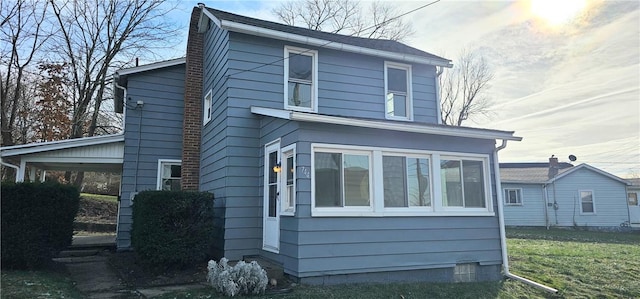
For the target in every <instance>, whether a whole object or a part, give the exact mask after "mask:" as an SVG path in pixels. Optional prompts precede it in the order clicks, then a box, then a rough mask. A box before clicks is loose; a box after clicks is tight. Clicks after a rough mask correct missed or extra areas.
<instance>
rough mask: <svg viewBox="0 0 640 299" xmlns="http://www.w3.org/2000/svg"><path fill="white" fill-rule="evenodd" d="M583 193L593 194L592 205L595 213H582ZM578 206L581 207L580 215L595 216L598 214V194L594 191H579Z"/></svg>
mask: <svg viewBox="0 0 640 299" xmlns="http://www.w3.org/2000/svg"><path fill="white" fill-rule="evenodd" d="M582 192H591V205H592V206H593V212H584V211H582V194H581V193H582ZM578 204H579V205H580V215H595V214H596V194H595V192H593V190H592V189H582V190H578Z"/></svg>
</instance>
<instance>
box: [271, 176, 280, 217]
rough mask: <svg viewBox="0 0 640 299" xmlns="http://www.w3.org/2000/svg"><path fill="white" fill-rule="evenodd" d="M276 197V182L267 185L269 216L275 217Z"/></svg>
mask: <svg viewBox="0 0 640 299" xmlns="http://www.w3.org/2000/svg"><path fill="white" fill-rule="evenodd" d="M272 172H273V171H272ZM277 199H278V185H277V184H273V185H269V217H276V201H277Z"/></svg>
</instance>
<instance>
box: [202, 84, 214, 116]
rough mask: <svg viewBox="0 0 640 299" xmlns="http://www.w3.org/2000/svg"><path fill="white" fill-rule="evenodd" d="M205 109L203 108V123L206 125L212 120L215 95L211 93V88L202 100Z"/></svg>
mask: <svg viewBox="0 0 640 299" xmlns="http://www.w3.org/2000/svg"><path fill="white" fill-rule="evenodd" d="M202 105H203V107H202V108H203V109H202V114H203V116H202V124H203V125H206V124H207V123H208V122H209V121H210V120H211V114H212V111H211V109H213V107H212V106H213V95H212V93H211V89H209V92H207V95H205V96H204V101H202Z"/></svg>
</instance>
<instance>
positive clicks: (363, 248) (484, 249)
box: [280, 123, 502, 277]
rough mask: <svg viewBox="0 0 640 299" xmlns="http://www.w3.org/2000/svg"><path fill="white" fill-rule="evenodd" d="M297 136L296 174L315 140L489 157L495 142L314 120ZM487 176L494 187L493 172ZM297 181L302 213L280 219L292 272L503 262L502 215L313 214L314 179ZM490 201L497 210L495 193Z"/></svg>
mask: <svg viewBox="0 0 640 299" xmlns="http://www.w3.org/2000/svg"><path fill="white" fill-rule="evenodd" d="M296 134H297V138H298V142H297V144H296V151H297V157H296V162H297V165H296V169H305V168H306V169H309V170H310V169H311V144H312V143H328V144H339V145H356V146H367V147H384V148H398V149H413V150H428V151H443V152H459V153H474V154H486V155H489V156H490V155H491V153H492V151H493V149H494V146H495V145H494V142H493V141H491V140H489V141H487V140H478V139H470V138H458V137H444V136H434V135H425V134H414V133H400V132H392V131H386V130H376V129H366V128H355V127H342V126H336V125H326V124H313V123H300V129H299V130H298V132H297V133H296ZM489 163H492V160H491V159H489ZM487 175H490V176H491V186H492V187H491V188H492V190H495V180H494V179H493V177H494V175H493V170H492V171H491V173H490V174H487ZM296 179H297V181H296V183H297V185H296V188H297V189H296V196H297V198H296V200H297V205H296V215H295V217H282V219H283V220H282V222H281V250H280V254H281V255H282V256H283V260H282V262H283V264H284V268H285V271H286V272H287V273H289V274H292V275H294V276H297V277H313V276H323V275H331V274H346V273H367V272H386V271H401V270H416V269H430V268H446V267H453V266H454V265H455V264H457V263H467V262H477V263H479V264H481V265H495V264H501V257H502V255H501V251H500V250H501V249H500V235H499V225H498V218H497V216H493V217H491V216H487V217H428V216H421V217H405V216H402V217H311V208H312V207H311V184H312V181H311V178H310V177H309V176H307V175H305V174H304V172H303V171H298V172H297V174H296ZM374 200H381V199H374ZM435 200H438V199H435ZM491 202H492V206H493V210H494V211H497V205H496V203H497V202H496V195H495V192H492V200H491ZM496 215H497V214H496ZM290 263H292V264H290Z"/></svg>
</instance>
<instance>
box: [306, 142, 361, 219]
mask: <svg viewBox="0 0 640 299" xmlns="http://www.w3.org/2000/svg"><path fill="white" fill-rule="evenodd" d="M371 175H372V173H371V155H370V153H368V152H358V151H342V152H340V151H316V152H315V154H314V177H315V205H316V207H369V206H371Z"/></svg>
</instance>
